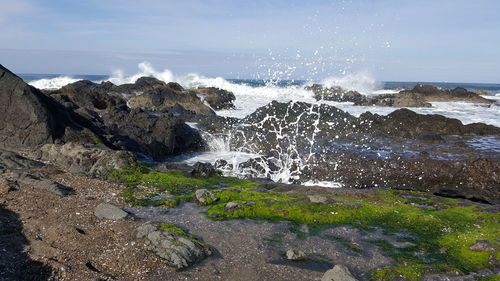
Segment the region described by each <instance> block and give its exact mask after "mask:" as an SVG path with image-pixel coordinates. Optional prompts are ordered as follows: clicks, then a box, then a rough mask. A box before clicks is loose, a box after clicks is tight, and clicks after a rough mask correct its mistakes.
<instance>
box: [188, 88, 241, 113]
mask: <svg viewBox="0 0 500 281" xmlns="http://www.w3.org/2000/svg"><path fill="white" fill-rule="evenodd" d="M197 90H198V92H200V93H201V94H202V95H203V101H205V102H207V103H208V104H209V105H210V106H211V107H212V108H213V109H215V110H221V109H231V108H234V105H233V101H234V100H235V99H236V97H235V96H234V94H233V93H232V92H230V91H226V90H224V89H219V88H215V87H200V88H198V89H197Z"/></svg>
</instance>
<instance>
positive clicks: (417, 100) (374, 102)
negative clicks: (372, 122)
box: [354, 93, 432, 107]
mask: <svg viewBox="0 0 500 281" xmlns="http://www.w3.org/2000/svg"><path fill="white" fill-rule="evenodd" d="M354 105H364V106H393V107H432V105H431V104H430V103H428V102H426V100H425V98H424V97H423V96H421V95H419V94H415V93H401V94H382V95H378V96H375V97H367V98H364V99H361V100H359V101H356V102H355V103H354Z"/></svg>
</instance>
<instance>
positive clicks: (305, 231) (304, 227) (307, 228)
mask: <svg viewBox="0 0 500 281" xmlns="http://www.w3.org/2000/svg"><path fill="white" fill-rule="evenodd" d="M299 231H300V232H302V233H309V226H307V225H306V224H303V225H302V226H301V227H300V229H299Z"/></svg>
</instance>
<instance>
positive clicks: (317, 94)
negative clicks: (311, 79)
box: [305, 84, 364, 103]
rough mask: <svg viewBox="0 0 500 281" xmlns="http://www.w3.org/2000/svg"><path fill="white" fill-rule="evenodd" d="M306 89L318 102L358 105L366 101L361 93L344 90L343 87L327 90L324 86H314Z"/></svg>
mask: <svg viewBox="0 0 500 281" xmlns="http://www.w3.org/2000/svg"><path fill="white" fill-rule="evenodd" d="M305 89H306V90H309V91H312V92H313V93H314V98H315V99H316V100H327V101H337V102H354V103H358V102H361V101H362V100H364V96H363V95H362V94H360V93H359V92H356V91H348V90H345V89H342V88H341V87H330V88H325V87H323V86H322V85H319V84H314V85H312V86H308V87H305Z"/></svg>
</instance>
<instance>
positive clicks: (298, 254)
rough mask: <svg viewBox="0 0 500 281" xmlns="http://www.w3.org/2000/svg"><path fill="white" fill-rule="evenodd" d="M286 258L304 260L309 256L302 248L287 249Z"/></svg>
mask: <svg viewBox="0 0 500 281" xmlns="http://www.w3.org/2000/svg"><path fill="white" fill-rule="evenodd" d="M286 259H287V260H291V261H303V260H305V259H307V256H306V254H305V253H304V252H302V251H300V250H294V249H290V250H288V251H286Z"/></svg>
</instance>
